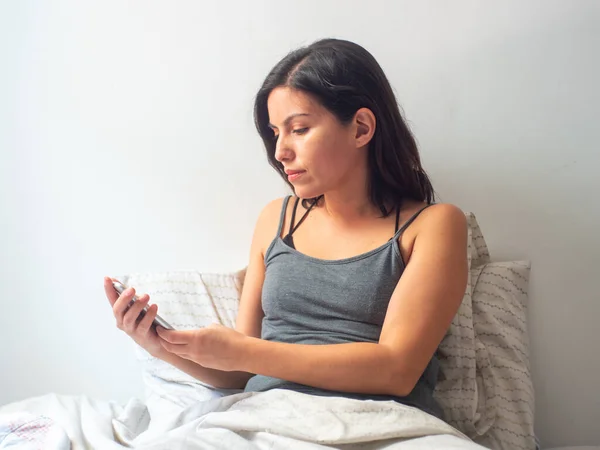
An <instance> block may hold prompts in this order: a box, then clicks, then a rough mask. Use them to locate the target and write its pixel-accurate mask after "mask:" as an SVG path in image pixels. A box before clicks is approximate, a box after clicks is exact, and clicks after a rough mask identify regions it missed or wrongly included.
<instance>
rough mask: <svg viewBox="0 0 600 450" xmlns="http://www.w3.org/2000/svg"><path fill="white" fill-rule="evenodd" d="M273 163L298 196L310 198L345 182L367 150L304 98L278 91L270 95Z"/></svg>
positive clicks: (363, 160) (300, 94)
mask: <svg viewBox="0 0 600 450" xmlns="http://www.w3.org/2000/svg"><path fill="white" fill-rule="evenodd" d="M267 107H268V110H269V122H270V126H271V128H272V129H273V133H274V136H275V139H276V146H275V159H277V161H279V162H281V163H282V164H283V167H284V169H285V171H286V174H287V175H288V180H289V181H290V183H291V184H292V185H293V186H294V190H295V193H296V195H297V196H298V197H301V198H313V197H317V196H319V195H321V194H324V193H325V192H327V191H330V190H333V189H337V188H339V187H340V186H341V185H343V184H344V183H347V182H348V181H350V179H351V177H352V175H353V173H354V172H355V171H356V168H357V165H358V164H363V165H365V164H366V158H364V155H365V154H366V152H365V151H364V150H362V151H361V149H360V148H357V141H356V127H354V126H352V123H351V124H350V125H349V126H343V125H342V124H341V123H340V122H339V121H338V120H337V118H336V117H335V116H334V115H333V114H331V113H330V112H329V111H328V110H327V109H325V108H324V107H322V106H321V105H320V104H319V103H318V102H317V101H315V100H313V99H312V98H311V97H310V96H308V95H307V94H305V93H303V92H300V91H297V90H293V89H291V88H288V87H278V88H276V89H274V90H273V91H272V92H271V94H270V95H269V98H268V102H267Z"/></svg>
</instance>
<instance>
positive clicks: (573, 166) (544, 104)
mask: <svg viewBox="0 0 600 450" xmlns="http://www.w3.org/2000/svg"><path fill="white" fill-rule="evenodd" d="M599 22H600V3H598V2H595V1H566V0H565V1H529V2H523V1H515V0H511V1H503V2H480V1H454V2H445V1H419V2H416V1H413V2H408V1H374V2H364V1H323V0H318V1H314V0H303V1H302V2H294V3H290V2H276V1H258V0H255V1H252V2H244V1H239V2H217V1H211V2H193V1H180V2H158V1H152V0H145V1H129V2H123V1H115V0H109V1H104V2H94V3H91V2H79V1H75V0H70V1H69V0H63V1H60V0H56V1H51V2H42V1H25V0H21V1H18V2H15V1H13V2H10V1H1V2H0V57H1V63H0V64H1V66H0V151H1V159H0V187H1V189H0V214H1V218H0V248H1V259H0V262H1V269H0V277H1V278H0V283H1V284H0V298H1V300H2V314H1V315H0V330H1V331H0V333H1V334H0V337H1V342H2V344H1V346H0V361H2V362H1V364H2V365H1V368H0V404H3V403H6V402H9V401H13V400H17V399H21V398H25V397H28V396H33V395H38V394H43V393H46V392H58V393H65V394H85V395H89V396H93V397H97V398H101V399H107V400H108V399H114V400H117V401H124V400H126V399H128V398H129V397H130V396H133V395H141V393H142V387H141V385H140V377H139V368H138V366H137V364H136V362H135V361H134V356H133V345H132V343H131V341H130V340H129V339H128V338H127V337H126V336H125V335H124V334H122V333H121V332H120V331H118V330H117V329H116V328H115V327H114V320H113V318H112V315H111V311H110V308H109V305H108V303H107V301H106V299H105V297H104V293H103V290H102V277H103V276H104V275H110V276H116V275H121V274H125V273H129V272H144V271H169V270H187V269H199V270H204V271H211V272H217V271H228V270H237V269H239V268H241V267H243V266H245V265H246V263H247V256H248V251H249V245H250V239H251V235H252V231H253V227H254V223H255V220H256V218H257V216H258V213H259V211H260V209H261V208H262V207H263V206H264V205H265V204H266V203H267V202H268V201H269V200H271V199H273V198H275V197H278V196H282V195H285V194H286V193H287V190H286V188H285V186H284V184H283V182H282V181H281V180H280V179H279V178H278V177H277V175H276V174H275V172H274V171H273V170H272V169H271V168H270V166H269V165H268V164H267V160H266V158H265V155H264V151H263V148H262V146H261V141H260V140H259V138H258V135H257V133H256V131H255V129H254V127H253V119H252V105H253V97H254V95H255V93H256V91H257V90H258V88H259V86H260V84H261V82H262V80H263V78H264V77H265V76H266V74H267V72H268V71H269V69H270V68H271V67H272V66H273V65H274V64H275V63H276V62H277V61H278V60H279V59H280V58H281V57H283V56H284V55H285V54H286V53H287V52H288V51H289V50H291V49H293V48H296V47H297V46H299V45H304V44H308V43H310V42H312V41H313V40H316V39H318V38H321V37H338V38H344V39H349V40H353V41H355V42H357V43H359V44H361V45H362V46H364V47H365V48H367V50H369V51H370V52H371V53H372V54H373V55H374V56H375V58H376V59H377V60H378V61H379V63H380V64H381V66H382V67H383V69H384V71H385V72H386V74H387V76H388V77H389V79H390V81H391V83H392V85H393V87H394V90H395V92H396V95H397V97H398V100H399V102H400V104H401V105H402V106H403V109H404V111H405V114H406V117H407V120H408V121H409V124H410V126H411V128H412V129H413V131H414V133H415V135H416V137H417V139H418V142H419V144H420V148H421V152H422V158H423V161H424V164H425V167H426V169H427V170H428V171H429V173H430V174H431V177H432V180H433V182H434V186H435V187H436V190H437V191H438V194H439V196H440V200H441V201H444V202H450V203H455V204H457V205H458V206H460V207H461V208H463V209H464V210H465V211H472V212H474V213H475V214H476V216H477V218H478V220H479V222H480V225H481V227H482V230H483V232H484V235H485V237H486V239H487V242H488V244H489V247H490V250H491V254H492V257H493V259H495V260H503V259H530V260H531V261H532V276H531V288H530V294H531V295H530V309H529V319H530V332H531V350H532V355H531V362H532V370H533V374H534V377H535V387H536V394H537V405H536V406H537V419H536V429H537V433H538V435H539V436H540V438H541V440H542V443H543V444H544V446H551V445H563V444H581V445H582V444H600V428H599V427H598V419H599V418H600V393H599V392H598V374H599V373H600V358H599V356H598V355H599V353H598V349H597V342H598V339H597V336H596V333H595V324H596V322H597V320H598V317H599V316H600V306H599V305H600V302H599V294H598V288H597V283H598V277H599V276H600V270H599V269H600V240H599V239H598V229H599V227H600V202H598V200H597V198H596V197H597V195H598V193H599V191H600V181H598V177H597V175H596V173H595V172H596V171H597V170H598V167H599V166H600V156H599V153H598V149H597V147H598V142H599V140H600V139H599V138H600V135H599V134H600V133H599V132H598V124H597V121H598V119H599V118H600V114H599V113H600V110H599V106H598V105H599V103H600V95H599V88H598V80H600V63H599V58H598V55H599V52H600V31H599V29H600V28H599Z"/></svg>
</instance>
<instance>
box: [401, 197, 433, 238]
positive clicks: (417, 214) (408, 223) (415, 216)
mask: <svg viewBox="0 0 600 450" xmlns="http://www.w3.org/2000/svg"><path fill="white" fill-rule="evenodd" d="M432 204H433V203H431V204H429V205H427V206H425V207H423V208H421V209H420V210H418V211H417V212H416V213H414V214H413V215H412V217H411V218H410V219H408V220H407V221H406V222H404V225H402V227H400V229H399V230H398V231H397V232H396V235H397V236H399V235H400V234H402V233H403V232H404V230H406V229H407V228H408V226H409V225H410V224H411V223H413V221H414V220H415V219H416V218H417V217H418V216H419V214H421V213H422V212H423V211H425V210H426V209H427V208H429V207H430V206H431V205H432Z"/></svg>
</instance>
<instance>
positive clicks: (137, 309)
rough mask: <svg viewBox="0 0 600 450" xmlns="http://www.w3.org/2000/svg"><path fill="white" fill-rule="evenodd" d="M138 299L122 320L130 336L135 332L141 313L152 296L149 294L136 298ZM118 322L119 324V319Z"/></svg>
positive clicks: (124, 328)
mask: <svg viewBox="0 0 600 450" xmlns="http://www.w3.org/2000/svg"><path fill="white" fill-rule="evenodd" d="M136 298H137V299H136V301H135V302H134V303H133V305H131V306H130V307H129V309H127V310H126V311H125V312H124V315H123V318H122V326H123V330H124V331H125V332H126V333H128V334H131V333H133V332H134V331H135V329H136V326H137V322H138V318H139V316H140V313H141V312H142V309H144V307H145V306H146V305H147V304H148V301H149V300H150V296H149V295H148V294H144V295H142V296H140V297H136ZM119 301H120V300H119ZM117 322H119V319H118V318H117Z"/></svg>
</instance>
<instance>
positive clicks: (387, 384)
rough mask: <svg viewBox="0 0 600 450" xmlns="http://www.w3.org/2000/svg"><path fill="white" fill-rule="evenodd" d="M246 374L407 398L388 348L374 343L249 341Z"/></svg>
mask: <svg viewBox="0 0 600 450" xmlns="http://www.w3.org/2000/svg"><path fill="white" fill-rule="evenodd" d="M248 339H249V342H248V344H247V349H246V355H245V357H244V358H243V361H242V362H241V368H242V369H243V370H246V371H249V372H252V373H259V374H261V375H266V376H271V377H275V378H281V379H284V380H288V381H292V382H295V383H300V384H305V385H308V386H314V387H318V388H322V389H329V390H335V391H342V392H355V393H365V394H388V395H407V394H408V392H410V390H411V389H412V386H409V384H408V383H407V382H404V381H406V380H404V381H403V380H402V376H401V375H399V373H398V370H397V366H398V365H397V364H394V363H393V361H395V358H394V354H393V353H392V351H391V349H390V348H389V347H386V346H384V345H381V344H372V343H364V342H359V343H349V344H333V345H300V344H285V343H280V342H270V341H265V340H261V339H256V338H248ZM407 391H408V392H407Z"/></svg>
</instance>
